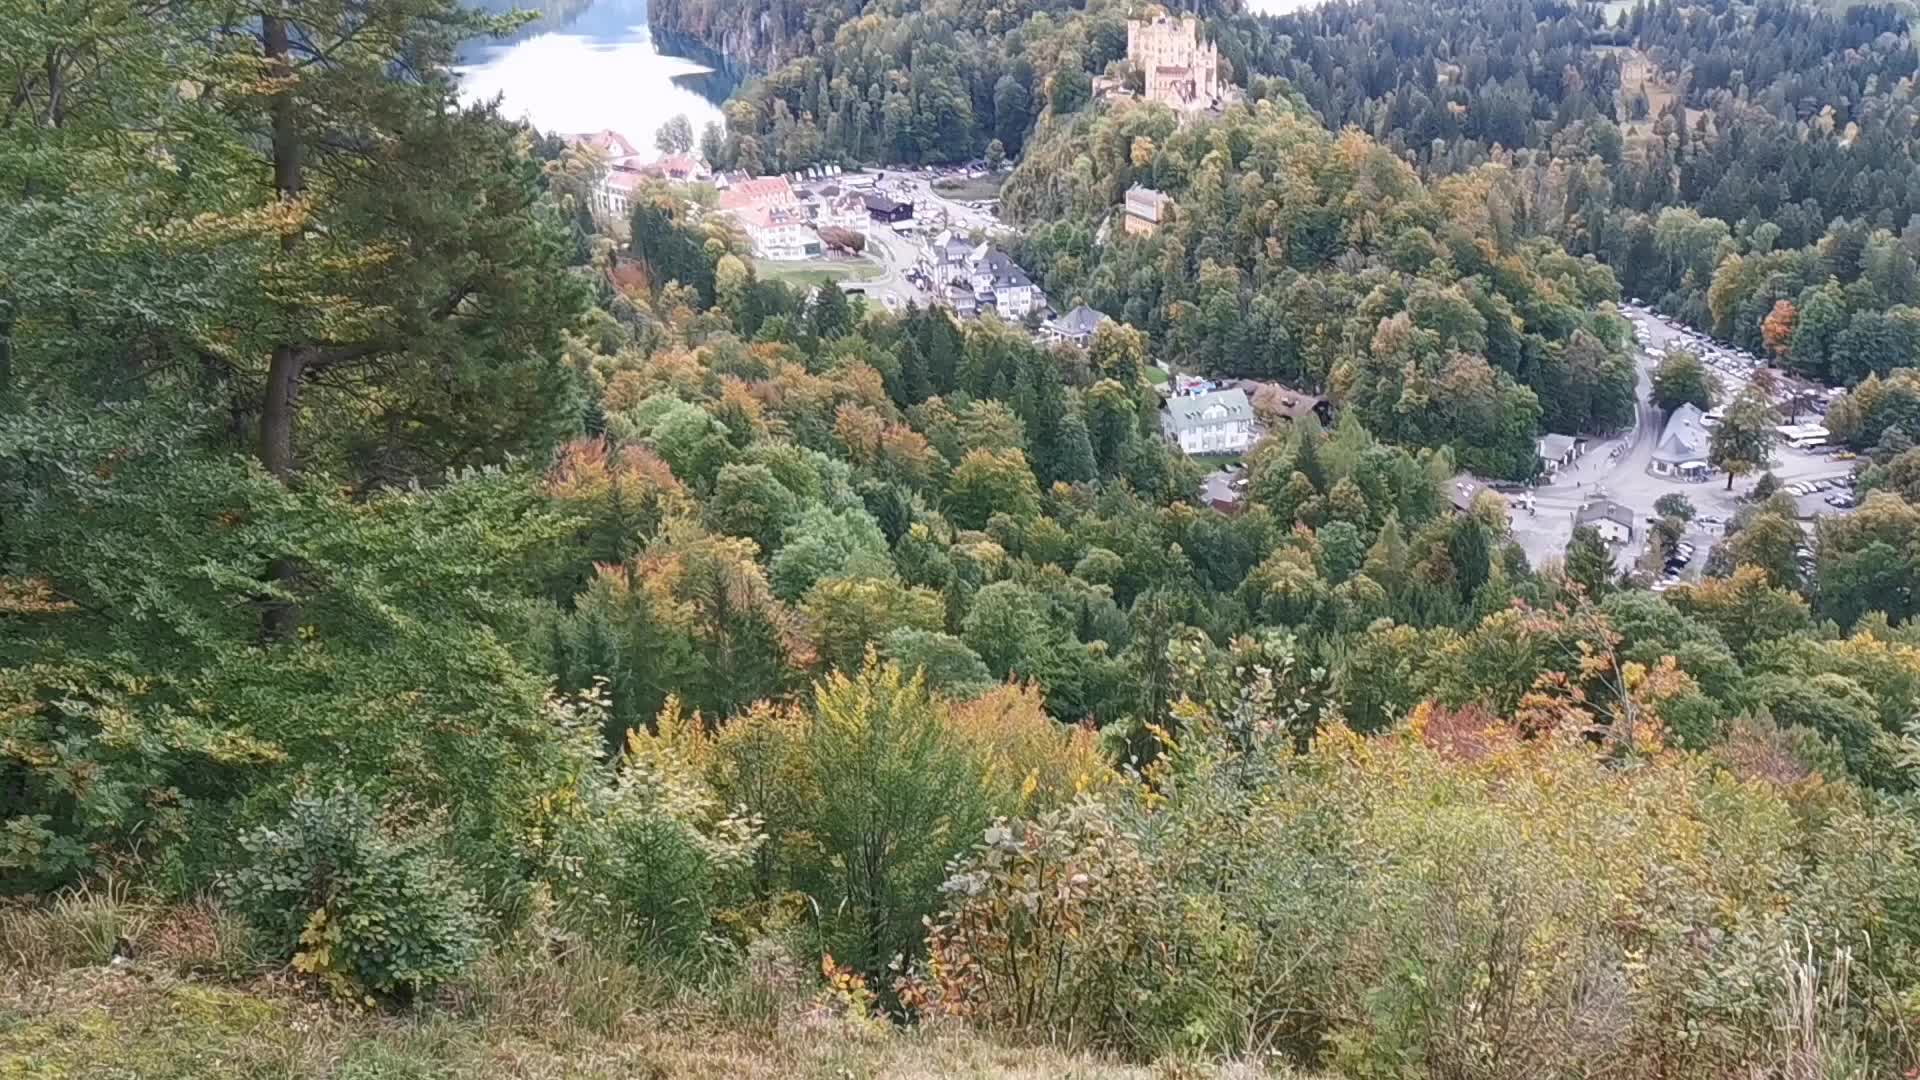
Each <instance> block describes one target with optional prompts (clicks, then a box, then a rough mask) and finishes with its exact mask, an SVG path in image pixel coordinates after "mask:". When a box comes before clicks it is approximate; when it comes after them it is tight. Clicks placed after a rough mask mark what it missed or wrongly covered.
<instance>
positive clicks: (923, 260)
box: [920, 229, 976, 289]
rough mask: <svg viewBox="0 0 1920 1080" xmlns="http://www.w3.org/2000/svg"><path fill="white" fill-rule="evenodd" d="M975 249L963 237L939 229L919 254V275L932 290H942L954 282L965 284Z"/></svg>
mask: <svg viewBox="0 0 1920 1080" xmlns="http://www.w3.org/2000/svg"><path fill="white" fill-rule="evenodd" d="M975 249H976V245H975V244H974V242H973V241H971V240H969V239H967V237H966V235H965V234H963V233H958V232H955V231H954V230H952V229H942V230H941V231H940V232H938V233H936V234H935V235H934V236H932V237H931V238H929V239H928V240H927V243H926V246H925V247H924V248H922V249H921V251H920V272H921V273H922V274H925V275H926V278H927V283H928V284H929V285H930V286H931V287H932V288H934V289H944V288H946V287H947V286H949V285H951V284H953V283H954V282H956V281H960V282H966V281H967V280H968V278H969V277H970V275H971V273H972V270H973V253H974V251H975Z"/></svg>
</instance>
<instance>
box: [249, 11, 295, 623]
mask: <svg viewBox="0 0 1920 1080" xmlns="http://www.w3.org/2000/svg"><path fill="white" fill-rule="evenodd" d="M260 37H261V43H262V48H263V50H264V52H265V54H266V60H267V73H268V74H269V75H270V76H271V77H273V78H275V79H282V80H289V79H292V78H293V77H294V73H293V65H292V63H291V62H290V60H289V58H288V57H289V51H290V50H289V43H288V37H287V22H286V20H285V19H284V18H282V17H281V16H279V15H272V14H269V15H264V16H262V17H261V19H260ZM268 112H269V116H270V119H271V121H272V137H273V147H272V153H273V187H274V192H275V193H276V194H277V195H278V196H279V198H280V200H281V201H282V202H289V201H292V200H294V199H297V198H299V197H300V195H301V193H302V192H304V191H305V190H306V163H305V155H304V153H303V149H304V148H303V147H302V145H301V142H300V132H299V128H298V125H297V124H296V123H295V121H294V102H293V88H292V87H291V86H290V85H286V84H285V83H283V84H282V85H281V87H280V90H279V92H277V93H275V94H274V95H273V101H272V103H271V104H270V105H269V107H268ZM299 244H300V234H299V232H298V230H293V229H290V230H288V231H287V232H286V234H285V235H283V236H282V237H281V238H280V248H281V250H282V251H284V252H289V253H291V252H292V251H293V250H294V249H295V248H297V247H298V246H299ZM305 367H306V350H305V349H303V348H302V347H301V346H299V345H297V344H294V343H293V342H282V343H280V344H279V345H276V346H274V349H273V359H272V361H271V362H270V363H269V364H268V367H267V385H266V389H265V392H264V395H263V397H262V399H261V403H260V447H259V454H260V463H261V464H262V465H264V466H266V469H267V471H268V472H269V473H272V474H273V475H274V476H275V477H277V478H278V479H280V480H281V481H282V482H285V481H287V480H289V479H290V478H291V477H292V475H293V429H294V422H295V418H296V416H297V414H298V412H299V408H300V377H301V374H302V372H303V370H304V369H305ZM298 573H299V567H298V565H297V564H296V563H295V562H294V560H292V559H289V558H284V557H282V558H276V559H273V560H272V561H270V562H269V563H268V564H267V577H268V580H270V581H272V582H273V583H274V584H275V585H278V586H280V587H282V588H291V587H292V584H293V580H294V578H295V577H296V576H297V575H298ZM299 628H300V608H299V606H298V605H296V604H294V603H293V602H292V601H290V600H278V599H276V600H269V601H268V602H267V603H266V604H265V605H264V607H263V609H262V611H261V614H260V632H261V635H262V636H263V637H265V638H266V639H267V640H269V641H285V640H288V639H290V638H292V637H293V635H294V634H295V633H296V632H297V631H298V630H299Z"/></svg>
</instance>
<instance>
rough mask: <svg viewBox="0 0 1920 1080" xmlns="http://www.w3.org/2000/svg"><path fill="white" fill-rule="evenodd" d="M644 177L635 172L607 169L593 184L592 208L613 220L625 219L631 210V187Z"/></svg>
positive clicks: (636, 185) (634, 186) (638, 184)
mask: <svg viewBox="0 0 1920 1080" xmlns="http://www.w3.org/2000/svg"><path fill="white" fill-rule="evenodd" d="M644 179H646V178H645V177H644V176H642V175H641V174H639V173H637V172H627V171H626V170H623V169H609V170H607V174H606V175H605V176H602V177H601V178H600V182H599V183H597V184H595V185H593V208H594V209H595V210H598V211H599V212H600V213H601V215H602V216H604V217H608V218H611V219H613V220H614V221H625V220H627V217H628V215H629V214H630V213H631V212H632V210H633V189H634V188H637V187H639V186H640V182H641V181H642V180H644Z"/></svg>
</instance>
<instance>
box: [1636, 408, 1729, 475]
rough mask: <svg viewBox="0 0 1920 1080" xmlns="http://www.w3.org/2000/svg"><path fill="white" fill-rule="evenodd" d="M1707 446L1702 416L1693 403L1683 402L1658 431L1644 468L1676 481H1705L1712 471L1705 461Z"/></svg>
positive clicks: (1705, 426)
mask: <svg viewBox="0 0 1920 1080" xmlns="http://www.w3.org/2000/svg"><path fill="white" fill-rule="evenodd" d="M1708 445H1709V444H1708V440H1707V425H1706V422H1705V417H1704V416H1703V414H1702V413H1701V412H1700V410H1699V408H1698V407H1696V406H1695V405H1693V404H1691V403H1688V404H1683V405H1681V406H1679V407H1677V408H1675V409H1674V410H1673V415H1672V416H1669V417H1667V425H1666V427H1664V428H1662V429H1661V430H1660V440H1659V441H1658V442H1656V443H1654V444H1653V458H1652V460H1651V461H1650V462H1649V463H1648V465H1647V471H1648V472H1650V473H1652V474H1653V475H1655V476H1665V477H1670V478H1672V479H1675V480H1705V479H1707V478H1708V476H1709V475H1711V474H1712V472H1713V467H1712V466H1711V465H1709V464H1708V463H1707V457H1708Z"/></svg>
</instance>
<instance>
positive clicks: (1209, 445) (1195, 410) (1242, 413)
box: [1162, 389, 1256, 454]
mask: <svg viewBox="0 0 1920 1080" xmlns="http://www.w3.org/2000/svg"><path fill="white" fill-rule="evenodd" d="M1162 427H1163V428H1164V429H1165V430H1166V432H1167V437H1168V438H1171V439H1172V440H1173V441H1174V442H1175V443H1177V444H1179V446H1180V451H1181V453H1185V454H1237V453H1240V452H1241V451H1243V450H1245V449H1247V448H1248V447H1250V446H1252V445H1253V442H1254V439H1255V437H1256V436H1255V432H1254V430H1253V403H1252V402H1250V401H1248V400H1247V395H1246V392H1245V391H1243V390H1239V389H1234V390H1215V391H1212V392H1211V393H1205V394H1188V395H1184V396H1176V397H1172V398H1168V399H1167V412H1166V416H1165V417H1164V418H1163V419H1162Z"/></svg>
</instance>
